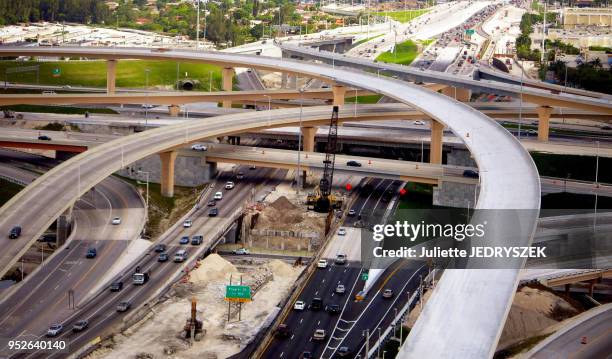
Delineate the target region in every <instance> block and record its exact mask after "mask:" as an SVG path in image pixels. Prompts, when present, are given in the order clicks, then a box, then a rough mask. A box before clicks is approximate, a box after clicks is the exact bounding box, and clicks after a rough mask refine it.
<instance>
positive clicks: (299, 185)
mask: <svg viewBox="0 0 612 359" xmlns="http://www.w3.org/2000/svg"><path fill="white" fill-rule="evenodd" d="M303 105H304V87H301V88H300V128H299V130H298V161H297V181H296V184H297V190H296V193H297V195H298V196H299V195H300V188H302V168H301V159H302V108H303Z"/></svg>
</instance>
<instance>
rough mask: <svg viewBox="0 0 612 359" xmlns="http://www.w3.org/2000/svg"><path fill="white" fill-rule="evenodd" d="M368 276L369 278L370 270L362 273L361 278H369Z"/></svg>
mask: <svg viewBox="0 0 612 359" xmlns="http://www.w3.org/2000/svg"><path fill="white" fill-rule="evenodd" d="M368 278H369V274H368V272H363V273H361V280H368Z"/></svg>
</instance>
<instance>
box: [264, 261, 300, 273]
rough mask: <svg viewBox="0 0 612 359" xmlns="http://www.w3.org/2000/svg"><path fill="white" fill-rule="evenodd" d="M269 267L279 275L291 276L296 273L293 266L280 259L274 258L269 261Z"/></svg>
mask: <svg viewBox="0 0 612 359" xmlns="http://www.w3.org/2000/svg"><path fill="white" fill-rule="evenodd" d="M268 268H270V270H271V271H272V273H274V275H278V276H281V277H286V276H290V275H293V273H294V269H293V267H291V266H290V265H289V264H287V263H285V262H283V261H281V260H278V259H274V260H271V261H270V262H268Z"/></svg>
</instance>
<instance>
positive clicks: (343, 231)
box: [338, 228, 346, 236]
mask: <svg viewBox="0 0 612 359" xmlns="http://www.w3.org/2000/svg"><path fill="white" fill-rule="evenodd" d="M338 235H339V236H346V228H340V229H339V230H338Z"/></svg>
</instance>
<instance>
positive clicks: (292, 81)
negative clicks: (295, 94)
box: [289, 75, 298, 89]
mask: <svg viewBox="0 0 612 359" xmlns="http://www.w3.org/2000/svg"><path fill="white" fill-rule="evenodd" d="M289 88H291V89H297V88H298V85H297V76H296V75H289Z"/></svg>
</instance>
